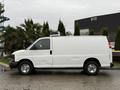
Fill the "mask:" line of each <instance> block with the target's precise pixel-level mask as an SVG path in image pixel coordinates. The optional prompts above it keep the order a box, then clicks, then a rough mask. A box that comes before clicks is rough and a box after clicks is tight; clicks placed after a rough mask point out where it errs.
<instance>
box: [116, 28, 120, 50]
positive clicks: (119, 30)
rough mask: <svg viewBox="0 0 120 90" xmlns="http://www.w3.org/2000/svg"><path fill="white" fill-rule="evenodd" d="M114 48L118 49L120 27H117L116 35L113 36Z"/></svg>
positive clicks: (119, 47) (119, 45) (119, 46)
mask: <svg viewBox="0 0 120 90" xmlns="http://www.w3.org/2000/svg"><path fill="white" fill-rule="evenodd" d="M115 50H120V27H118V31H117V35H116V38H115Z"/></svg>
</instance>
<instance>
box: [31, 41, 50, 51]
mask: <svg viewBox="0 0 120 90" xmlns="http://www.w3.org/2000/svg"><path fill="white" fill-rule="evenodd" d="M48 49H50V39H42V40H39V41H38V42H36V43H35V44H34V45H33V46H32V48H31V50H48Z"/></svg>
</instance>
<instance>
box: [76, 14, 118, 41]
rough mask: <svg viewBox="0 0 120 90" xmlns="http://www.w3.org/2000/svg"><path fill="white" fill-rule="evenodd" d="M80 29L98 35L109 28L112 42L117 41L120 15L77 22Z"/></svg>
mask: <svg viewBox="0 0 120 90" xmlns="http://www.w3.org/2000/svg"><path fill="white" fill-rule="evenodd" d="M76 24H78V25H79V27H80V29H89V30H94V32H95V33H96V34H100V33H101V28H103V27H107V28H108V32H109V38H110V41H115V36H116V32H117V28H118V27H119V26H120V13H115V14H109V15H102V16H95V17H90V18H85V19H80V20H76V21H75V25H76Z"/></svg>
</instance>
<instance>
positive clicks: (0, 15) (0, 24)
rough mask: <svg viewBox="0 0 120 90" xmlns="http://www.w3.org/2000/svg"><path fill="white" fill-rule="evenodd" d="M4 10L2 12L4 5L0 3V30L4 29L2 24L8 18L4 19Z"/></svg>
mask: <svg viewBox="0 0 120 90" xmlns="http://www.w3.org/2000/svg"><path fill="white" fill-rule="evenodd" d="M4 12H5V10H4V5H3V4H2V3H0V30H3V29H4V24H3V23H4V22H5V21H8V20H9V18H7V17H5V16H4V14H3V13H4Z"/></svg>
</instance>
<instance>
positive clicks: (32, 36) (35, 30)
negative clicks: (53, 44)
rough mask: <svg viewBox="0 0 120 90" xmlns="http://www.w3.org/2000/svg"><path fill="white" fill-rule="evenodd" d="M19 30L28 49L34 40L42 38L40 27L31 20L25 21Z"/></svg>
mask: <svg viewBox="0 0 120 90" xmlns="http://www.w3.org/2000/svg"><path fill="white" fill-rule="evenodd" d="M19 29H20V30H21V31H22V33H23V35H24V36H23V37H24V42H25V45H26V46H25V47H28V46H29V45H30V44H31V43H33V42H34V41H35V40H36V39H38V38H40V37H43V36H44V35H43V33H42V25H40V24H38V23H34V22H33V20H32V19H28V20H25V22H24V24H21V27H19Z"/></svg>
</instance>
